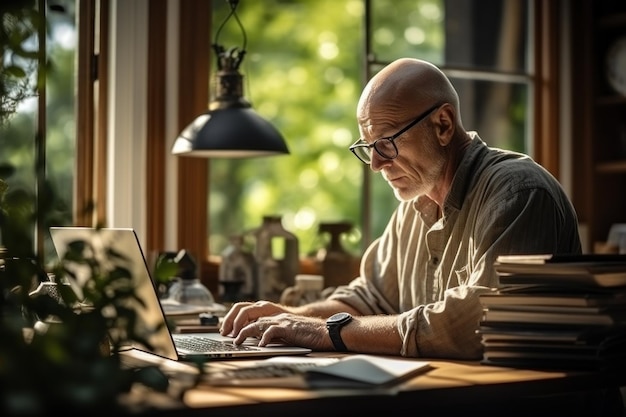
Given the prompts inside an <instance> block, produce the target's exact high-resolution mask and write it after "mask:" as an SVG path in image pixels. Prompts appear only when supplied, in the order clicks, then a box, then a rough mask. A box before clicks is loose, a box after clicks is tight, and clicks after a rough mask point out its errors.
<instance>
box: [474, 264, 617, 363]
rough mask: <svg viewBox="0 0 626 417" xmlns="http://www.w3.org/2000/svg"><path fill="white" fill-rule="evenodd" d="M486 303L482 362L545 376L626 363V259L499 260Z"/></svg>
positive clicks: (483, 320)
mask: <svg viewBox="0 0 626 417" xmlns="http://www.w3.org/2000/svg"><path fill="white" fill-rule="evenodd" d="M494 266H495V268H496V272H497V273H498V275H499V279H500V287H499V288H498V289H494V290H493V291H492V292H489V293H484V294H482V295H481V296H480V301H481V304H482V306H483V318H482V320H481V322H480V325H479V329H478V333H479V334H480V335H481V339H482V344H483V347H484V354H483V363H485V364H491V365H501V366H511V367H524V368H541V369H546V368H550V369H605V368H613V367H615V366H624V365H625V364H626V255H577V256H558V255H525V256H511V255H509V256H500V257H499V258H498V259H497V261H496V263H495V265H494Z"/></svg>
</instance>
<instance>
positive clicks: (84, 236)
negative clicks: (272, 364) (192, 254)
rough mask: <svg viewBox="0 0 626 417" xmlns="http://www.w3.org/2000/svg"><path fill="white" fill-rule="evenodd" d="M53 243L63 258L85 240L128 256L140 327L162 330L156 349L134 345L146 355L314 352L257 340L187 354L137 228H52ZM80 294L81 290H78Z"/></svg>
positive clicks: (153, 336)
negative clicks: (179, 344)
mask: <svg viewBox="0 0 626 417" xmlns="http://www.w3.org/2000/svg"><path fill="white" fill-rule="evenodd" d="M50 235H51V237H52V242H53V244H54V247H55V249H56V251H57V254H58V256H59V258H62V257H63V255H64V254H65V252H66V251H67V247H68V245H69V243H70V242H72V241H76V240H83V241H87V242H90V243H91V244H92V245H93V246H94V248H95V250H96V251H101V252H102V253H104V249H106V248H110V249H114V250H115V251H117V252H118V253H121V254H124V255H125V256H126V258H127V260H128V264H127V265H125V266H126V267H127V268H128V270H129V271H130V272H131V274H132V277H133V280H134V284H135V288H136V291H137V296H138V297H139V298H140V299H141V300H142V301H143V303H144V305H143V306H142V305H140V304H139V303H136V305H135V306H134V307H135V309H136V311H137V315H138V325H139V326H143V328H145V329H155V328H158V327H159V326H160V327H159V330H158V331H156V332H154V333H152V334H151V335H150V337H148V338H147V339H148V340H147V341H148V343H149V344H150V345H151V346H152V347H153V349H149V348H148V347H147V346H144V345H138V344H134V345H133V346H132V347H133V348H135V349H139V350H143V351H145V352H149V353H154V354H156V355H159V356H163V357H165V358H168V359H172V360H181V359H194V360H197V359H198V358H202V357H204V358H206V359H209V358H237V357H255V356H256V357H258V356H265V357H268V356H278V355H302V354H306V353H310V352H311V349H308V348H303V347H297V346H285V345H280V344H276V345H269V346H266V347H258V346H256V343H257V342H256V341H254V340H248V341H246V342H245V343H244V344H245V345H247V346H248V347H250V348H251V349H249V350H246V351H243V350H241V351H224V352H217V351H211V352H205V353H199V352H185V351H181V350H180V349H177V348H176V345H175V343H174V340H173V338H172V334H171V333H170V331H169V329H168V327H167V326H166V325H165V323H166V318H165V314H164V311H163V308H162V306H161V302H160V300H159V297H158V294H157V292H156V288H155V287H154V284H153V281H152V278H151V277H150V271H149V269H148V265H147V262H146V258H145V256H144V254H143V251H142V249H141V245H140V242H139V239H138V238H137V235H136V233H135V231H134V230H133V229H128V228H126V229H124V228H103V229H93V228H85V227H52V228H50ZM75 290H76V291H77V293H79V291H80V288H76V289H75ZM193 336H194V334H192V333H188V334H184V335H177V337H193ZM197 336H201V337H205V338H211V339H215V340H218V341H222V342H224V341H228V342H230V341H231V340H232V338H228V337H225V336H222V335H220V334H219V333H201V334H198V335H197Z"/></svg>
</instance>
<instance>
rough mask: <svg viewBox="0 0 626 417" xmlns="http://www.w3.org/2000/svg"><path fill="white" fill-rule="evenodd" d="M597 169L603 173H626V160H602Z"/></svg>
mask: <svg viewBox="0 0 626 417" xmlns="http://www.w3.org/2000/svg"><path fill="white" fill-rule="evenodd" d="M596 171H597V172H598V173H601V174H616V173H626V160H621V161H610V162H601V163H599V164H598V165H597V166H596Z"/></svg>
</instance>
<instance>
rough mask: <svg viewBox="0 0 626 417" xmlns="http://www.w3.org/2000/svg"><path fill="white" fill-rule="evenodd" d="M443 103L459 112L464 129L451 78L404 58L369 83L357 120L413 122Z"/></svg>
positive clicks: (436, 69) (431, 67) (429, 64)
mask: <svg viewBox="0 0 626 417" xmlns="http://www.w3.org/2000/svg"><path fill="white" fill-rule="evenodd" d="M439 103H450V104H451V105H452V106H453V107H454V108H455V110H456V116H457V117H456V118H457V120H456V122H457V124H458V125H459V126H460V125H461V116H460V111H459V97H458V94H457V92H456V90H455V89H454V87H453V86H452V84H451V83H450V80H449V79H448V77H446V75H445V74H444V73H443V72H442V71H441V70H440V69H439V68H437V67H436V66H434V65H433V64H431V63H429V62H426V61H422V60H419V59H413V58H402V59H398V60H396V61H394V62H392V63H391V64H389V65H387V66H386V67H385V68H383V69H382V70H381V71H380V72H379V73H377V74H376V75H375V76H374V77H372V79H371V80H370V81H369V82H368V83H367V85H366V86H365V89H364V90H363V93H362V94H361V98H360V100H359V104H358V107H357V119H358V120H359V121H366V120H369V119H371V118H372V117H378V115H381V114H383V115H384V114H393V115H395V117H404V116H405V118H409V117H414V116H415V114H418V113H420V112H421V111H424V110H426V109H427V108H429V107H431V106H433V105H435V104H439Z"/></svg>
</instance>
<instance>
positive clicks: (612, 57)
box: [606, 37, 626, 96]
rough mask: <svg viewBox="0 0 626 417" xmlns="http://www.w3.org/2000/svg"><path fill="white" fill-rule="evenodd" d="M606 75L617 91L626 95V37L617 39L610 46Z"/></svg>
mask: <svg viewBox="0 0 626 417" xmlns="http://www.w3.org/2000/svg"><path fill="white" fill-rule="evenodd" d="M606 77H607V80H608V81H609V84H610V85H611V87H613V89H615V91H617V92H618V93H620V94H623V95H625V96H626V37H622V38H619V39H617V40H616V41H615V42H614V43H613V44H612V45H611V46H610V47H609V50H608V52H607V55H606Z"/></svg>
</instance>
